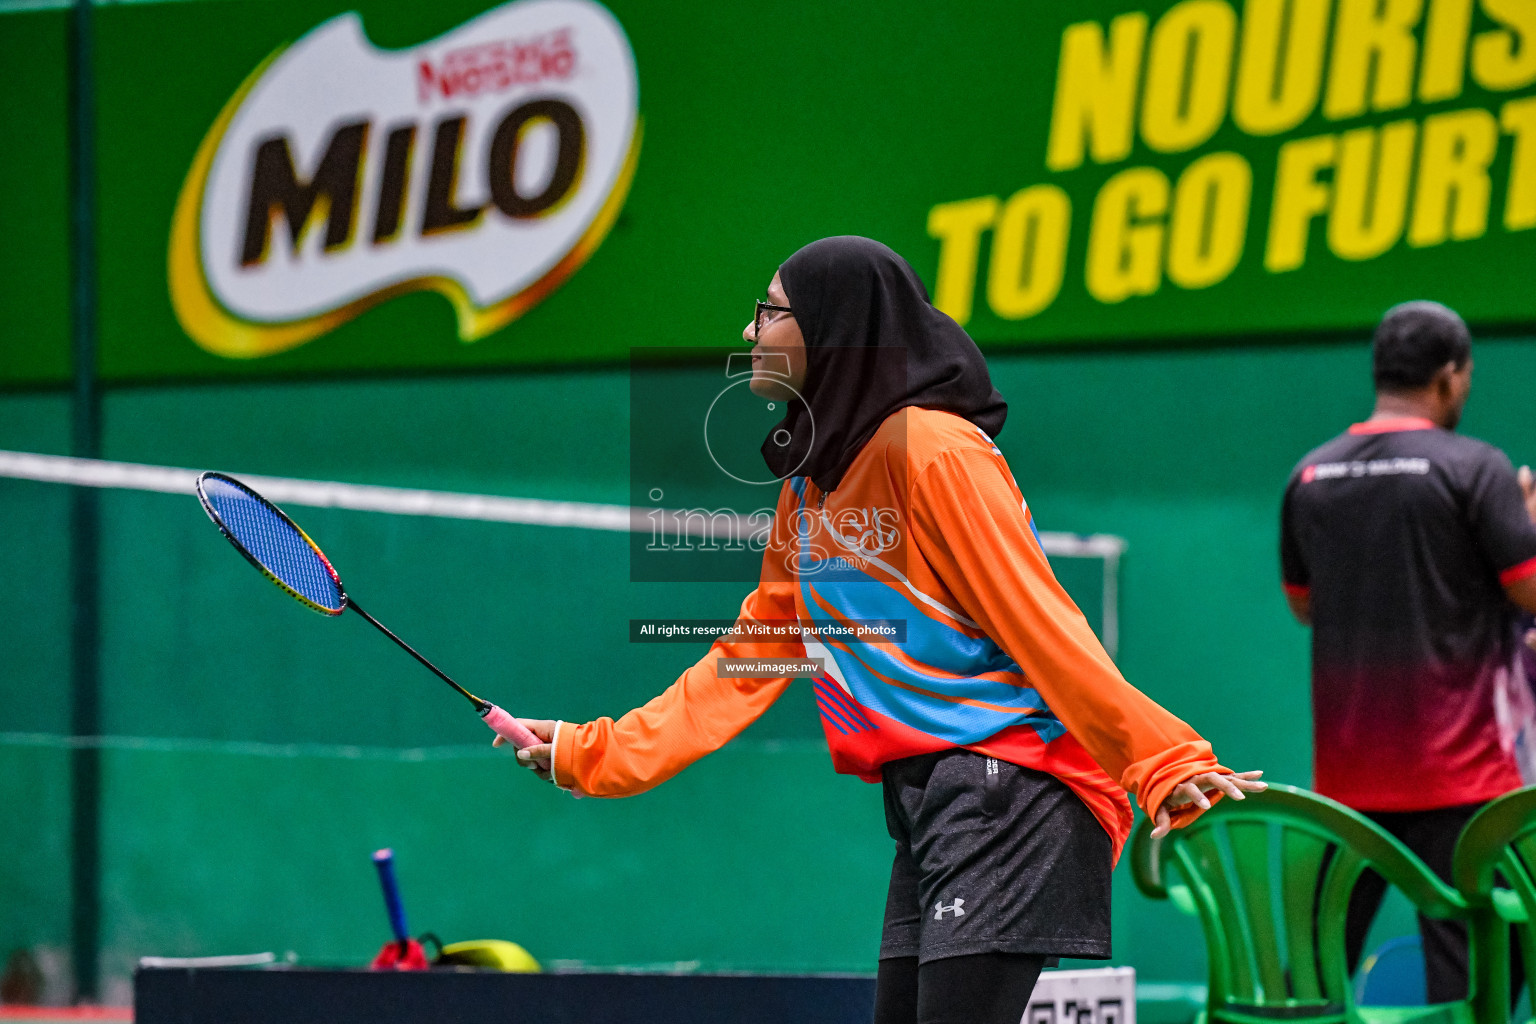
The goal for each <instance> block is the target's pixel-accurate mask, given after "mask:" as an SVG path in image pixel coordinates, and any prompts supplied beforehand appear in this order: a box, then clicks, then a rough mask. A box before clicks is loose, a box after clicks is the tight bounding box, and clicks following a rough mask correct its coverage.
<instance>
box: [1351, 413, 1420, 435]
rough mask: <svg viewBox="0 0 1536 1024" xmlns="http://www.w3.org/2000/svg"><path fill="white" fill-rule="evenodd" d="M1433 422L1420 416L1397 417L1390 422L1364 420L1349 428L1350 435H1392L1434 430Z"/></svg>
mask: <svg viewBox="0 0 1536 1024" xmlns="http://www.w3.org/2000/svg"><path fill="white" fill-rule="evenodd" d="M1435 429H1436V427H1435V421H1434V420H1427V419H1425V418H1424V417H1422V416H1399V417H1397V418H1396V419H1390V420H1366V421H1365V422H1364V423H1355V424H1353V425H1351V426H1350V428H1349V432H1350V433H1351V434H1393V433H1396V432H1397V431H1399V430H1435Z"/></svg>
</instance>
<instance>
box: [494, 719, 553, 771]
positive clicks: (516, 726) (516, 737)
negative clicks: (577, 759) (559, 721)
mask: <svg viewBox="0 0 1536 1024" xmlns="http://www.w3.org/2000/svg"><path fill="white" fill-rule="evenodd" d="M480 717H481V718H483V719H485V724H486V725H488V726H490V727H491V729H492V730H493V731H495V733H496V735H498V736H500V737H501V738H502V739H504V740H506V741H507V742H508V743H510V744H512V745H513V746H514V747H516V748H517V749H518V750H522V749H523V748H524V747H532V746H535V745H537V744H540V743H543V742H544V741H543V740H541V739H539V738H538V737H537V736H535V735H534V734H533V733H531V732H529V731H528V728H527V727H526V726H524V725H523V723H521V722H519V721H518V720H517V719H515V718H513V717H512V716H511V715H509V714H507V713H506V712H505V711H503V710H501V708H499V707H497V706H496V705H495V704H492V705H490V706H488V707H487V708H486V709H485V710H484V711H482V712H480ZM535 763H536V764H537V765H538V766H539V767H540V768H542V769H544V770H545V771H549V762H548V761H545V760H542V759H541V760H539V761H536V762H535Z"/></svg>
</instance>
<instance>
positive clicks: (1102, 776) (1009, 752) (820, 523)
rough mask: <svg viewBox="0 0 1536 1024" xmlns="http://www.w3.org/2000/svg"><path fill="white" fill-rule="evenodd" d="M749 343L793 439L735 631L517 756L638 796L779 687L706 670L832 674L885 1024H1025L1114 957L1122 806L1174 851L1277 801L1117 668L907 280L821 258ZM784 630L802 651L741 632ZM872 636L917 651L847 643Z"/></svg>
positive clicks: (547, 733) (870, 246)
mask: <svg viewBox="0 0 1536 1024" xmlns="http://www.w3.org/2000/svg"><path fill="white" fill-rule="evenodd" d="M744 335H745V337H746V339H747V340H748V341H750V342H753V343H754V348H753V350H752V364H753V379H752V383H751V387H752V390H753V391H754V392H755V393H756V394H758V395H759V396H761V397H764V398H768V399H776V400H780V401H784V402H785V403H786V405H787V408H788V414H787V415H786V416H785V418H784V420H783V421H782V422H781V423H779V424H778V426H777V427H776V428H775V429H774V431H773V432H772V433H771V434H770V435H769V437H768V438H767V439H766V440H765V441H764V443H763V449H762V451H763V457H764V459H765V460H766V461H767V463H768V466H769V467H770V468H771V469H772V470H773V472H774V473H775V475H776V476H778V477H779V478H781V479H783V480H784V484H783V486H782V488H781V490H780V495H779V501H778V507H777V511H776V514H775V517H774V525H773V535H772V538H771V541H770V543H769V545H768V548H767V550H766V551H765V553H764V560H763V569H762V578H761V582H760V583H759V585H758V587H757V589H756V590H754V591H753V592H752V593H750V594H748V595H747V598H746V600H745V601H744V602H743V603H742V606H741V614H740V619H739V620H738V624H737V632H736V633H734V634H732V635H728V636H726V637H724V638H722V639H721V640H720V641H719V642H717V643H716V644H715V645H714V646H713V647H712V648H711V649H710V651H709V653H708V654H707V655H706V656H705V657H704V658H703V659H702V660H701V661H699V662H698V664H696V665H694V666H693V667H692V668H690V669H689V670H688V671H686V672H684V673H683V675H682V676H681V678H679V679H678V680H677V681H676V682H675V683H673V684H672V686H671V687H670V688H668V689H667V690H666V692H665V693H663V694H661V695H660V696H659V697H656V698H655V699H654V700H652V701H651V702H650V703H648V704H646V705H645V706H644V707H641V708H638V709H636V710H634V711H631V712H629V713H628V714H626V715H624V716H623V717H622V718H620V719H618V720H617V721H615V720H613V719H610V718H601V719H598V720H597V721H594V722H587V723H585V724H581V725H573V724H571V723H569V722H546V721H537V720H524V722H523V724H525V725H527V726H528V727H529V728H530V729H531V730H532V731H533V732H534V733H536V734H537V735H538V736H539V737H540V738H541V739H543V740H545V741H546V742H545V743H542V744H539V745H535V746H533V747H531V748H528V749H525V750H522V751H519V753H518V757H519V758H520V759H522V761H523V763H525V764H527V765H529V766H530V767H533V768H534V769H535V770H536V771H537V772H538V773H539V774H540V775H541V776H542V777H545V778H548V777H550V776H551V774H552V776H553V780H554V782H555V783H556V784H557V785H559V786H560V787H562V788H565V789H570V790H573V791H576V792H579V793H583V794H588V795H593V796H625V795H629V794H633V793H639V792H642V791H643V790H646V789H649V788H650V787H652V786H655V785H658V784H659V783H661V782H663V781H665V780H666V779H668V778H670V777H672V776H673V775H675V774H677V772H679V771H681V770H682V769H683V768H684V767H686V766H687V765H689V764H690V763H692V762H693V761H695V760H697V759H698V758H700V757H702V756H704V755H705V754H707V753H709V752H710V751H713V750H716V749H718V748H719V747H720V746H721V745H723V744H724V743H726V742H727V741H728V740H730V739H731V738H732V737H734V736H735V735H737V734H738V733H739V732H741V731H742V730H743V729H744V728H746V727H747V726H748V725H749V724H751V723H752V722H753V721H754V720H755V719H756V718H757V717H758V716H759V715H761V714H762V713H763V711H764V710H765V709H766V708H767V707H768V706H769V705H770V704H772V703H773V702H774V700H775V699H777V698H778V697H779V695H780V694H782V693H783V692H784V690H785V688H786V687H787V686H788V685H789V683H790V679H788V678H761V677H756V678H754V677H746V678H734V677H722V676H721V675H720V673H719V672H718V671H717V669H718V667H719V666H718V662H719V660H720V659H722V658H756V659H781V660H782V659H786V658H806V657H809V658H817V659H821V661H822V665H823V668H822V669H821V670H820V671H819V673H818V674H817V675H816V677H815V678H814V680H813V684H814V686H815V688H816V696H817V703H818V705H819V707H820V711H821V720H822V727H823V729H824V731H825V732H826V736H827V740H828V743H829V745H830V747H831V752H832V763H833V767H834V768H835V769H836V770H837V771H839V772H844V773H849V774H854V775H858V776H860V777H862V778H864V779H866V780H867V781H870V782H881V783H883V785H884V792H885V814H886V823H887V826H888V828H889V830H890V834H891V837H892V838H893V839H894V840H895V842H896V856H895V862H894V864H893V865H892V868H891V882H890V890H889V895H888V897H887V904H886V911H885V924H884V931H883V935H882V938H881V945H880V970H879V981H878V984H877V988H876V1008H875V1020H876V1024H915V1022H922V1024H936V1022H941V1021H942V1022H948V1021H954V1022H961V1021H964V1022H966V1024H994V1022H995V1024H1018V1021H1019V1019H1020V1017H1021V1016H1022V1015H1023V1012H1024V1009H1025V1007H1026V1005H1027V1003H1028V1000H1029V995H1030V992H1031V990H1032V989H1033V988H1034V985H1035V981H1036V979H1037V978H1038V976H1039V973H1040V970H1041V968H1042V967H1044V966H1046V965H1047V963H1048V962H1049V961H1053V960H1054V959H1055V958H1057V957H1061V956H1071V957H1088V958H1106V957H1108V956H1109V955H1110V935H1109V922H1110V916H1109V902H1110V872H1111V870H1112V868H1113V866H1114V862H1115V859H1116V858H1117V857H1118V856H1119V852H1120V848H1121V846H1122V844H1123V843H1124V842H1125V839H1126V837H1127V835H1128V834H1129V832H1130V828H1131V822H1132V811H1131V807H1130V803H1129V801H1128V799H1127V797H1126V794H1127V793H1131V794H1134V795H1135V797H1136V799H1137V801H1138V802H1139V803H1140V804H1141V806H1142V808H1143V810H1145V811H1146V813H1147V814H1148V815H1150V816H1151V817H1152V818H1153V820H1154V823H1155V825H1156V830H1157V831H1156V832H1155V833H1154V834H1165V833H1166V832H1167V831H1168V829H1169V828H1171V827H1178V826H1180V825H1182V824H1184V823H1186V822H1187V821H1188V820H1190V819H1191V818H1193V817H1194V816H1195V815H1197V814H1199V813H1200V812H1201V811H1202V810H1203V809H1205V808H1208V807H1209V806H1210V799H1211V796H1215V795H1218V794H1225V795H1227V796H1230V797H1232V798H1233V799H1239V800H1240V799H1242V798H1243V793H1244V791H1249V792H1256V791H1259V790H1262V789H1263V788H1264V783H1262V782H1259V781H1258V777H1259V775H1260V773H1259V772H1244V773H1241V774H1234V773H1231V772H1229V771H1228V770H1227V769H1226V768H1223V767H1222V766H1221V765H1220V764H1218V762H1217V760H1216V758H1215V757H1214V755H1213V754H1212V752H1211V747H1210V744H1209V743H1207V742H1206V741H1205V740H1203V739H1201V738H1200V736H1199V735H1198V734H1196V733H1195V731H1194V730H1193V729H1191V728H1190V727H1189V726H1188V725H1186V724H1185V723H1184V722H1182V721H1180V720H1179V719H1178V718H1176V717H1174V716H1173V715H1171V714H1169V713H1168V712H1167V711H1165V710H1164V709H1163V708H1161V707H1160V706H1158V705H1157V704H1156V703H1154V702H1153V701H1152V700H1150V699H1149V698H1147V697H1146V696H1145V695H1143V694H1142V693H1141V692H1140V691H1138V690H1136V689H1135V688H1134V687H1132V686H1131V685H1130V684H1129V683H1127V682H1126V681H1125V679H1124V678H1123V677H1122V676H1121V675H1120V673H1119V671H1118V670H1117V669H1116V668H1115V666H1114V664H1113V663H1112V662H1111V661H1110V659H1109V656H1108V655H1107V654H1106V653H1105V652H1104V649H1103V647H1102V646H1100V644H1099V642H1098V639H1097V638H1096V637H1095V636H1094V634H1093V631H1092V630H1091V629H1090V627H1089V626H1088V623H1087V621H1086V620H1085V619H1084V618H1083V615H1082V613H1081V612H1079V611H1078V609H1077V607H1076V606H1075V605H1074V604H1073V603H1072V601H1071V599H1070V598H1069V597H1068V596H1067V594H1066V592H1065V591H1063V590H1062V588H1061V586H1060V585H1059V584H1058V583H1057V582H1056V579H1055V577H1054V575H1053V574H1052V572H1051V568H1050V565H1049V564H1048V563H1047V561H1046V557H1045V553H1044V552H1043V551H1042V550H1041V547H1040V542H1039V538H1038V534H1037V533H1036V532H1035V527H1034V523H1033V521H1032V518H1031V515H1030V511H1029V509H1028V507H1027V505H1026V504H1025V502H1024V499H1023V497H1022V495H1021V494H1020V492H1019V489H1018V487H1017V486H1016V485H1015V483H1014V480H1013V477H1012V475H1011V474H1010V473H1009V470H1008V466H1007V463H1006V462H1005V461H1004V460H1003V457H1002V454H1001V453H1000V452H999V451H998V449H997V447H996V446H995V445H994V444H993V442H992V438H993V436H995V435H996V434H997V433H998V431H1000V430H1001V429H1002V426H1003V420H1004V418H1005V416H1006V415H1007V406H1006V405H1005V404H1004V402H1003V399H1002V396H1000V395H999V394H998V393H997V391H996V390H994V388H993V387H992V381H991V377H990V376H989V374H988V372H987V366H986V362H985V360H984V359H983V358H982V355H981V353H980V351H979V350H978V349H977V348H976V345H975V343H974V342H973V341H972V340H971V339H970V337H969V336H968V335H967V334H966V333H965V332H964V331H963V330H962V329H961V328H960V327H959V325H957V324H956V323H955V322H954V321H953V320H951V319H950V318H949V317H947V316H945V315H944V314H943V313H941V312H939V311H938V310H936V309H935V308H934V307H933V306H932V305H931V304H929V302H928V297H927V292H926V290H925V289H924V288H923V285H922V282H921V281H920V280H919V279H918V277H917V275H916V274H915V273H914V272H913V271H912V269H911V267H909V266H908V265H907V264H906V262H905V261H904V260H902V259H901V257H899V256H898V255H896V254H895V253H894V252H892V251H891V250H890V249H888V248H886V247H885V246H883V245H880V244H879V243H877V242H873V241H870V240H869V239H865V238H855V237H839V238H827V239H823V240H822V241H819V242H815V243H812V244H811V245H808V246H806V247H805V248H803V249H801V250H800V251H799V252H797V253H795V254H794V255H793V256H791V257H790V258H789V259H788V260H787V261H786V262H785V263H784V264H783V266H781V267H780V268H779V272H778V273H777V274H775V275H774V278H773V280H772V282H771V283H770V284H769V286H768V301H767V302H766V303H759V304H758V307H757V310H756V315H755V316H754V318H753V322H752V323H751V324H750V325H748V327H747V329H746V331H745V332H744ZM786 620H789V621H794V622H798V623H800V624H801V625H802V626H803V627H804V630H803V631H802V636H801V637H800V638H791V639H785V640H779V641H775V642H767V643H765V642H762V641H760V640H759V641H755V642H754V641H752V640H749V639H748V637H750V636H751V635H752V634H751V632H750V631H748V630H746V629H744V628H743V627H744V626H747V625H752V624H768V625H771V624H773V623H776V622H778V623H782V622H784V621H786ZM870 620H884V621H888V622H903V623H905V637H904V638H898V640H897V641H892V640H891V639H890V638H889V637H883V636H878V635H875V636H868V637H867V638H864V637H859V636H850V635H849V634H850V629H851V628H852V627H854V626H856V624H857V623H859V622H868V621H870ZM812 627H817V628H818V629H819V630H820V633H817V634H812V633H811V632H810V630H811V628H812ZM837 627H842V628H837ZM540 760H546V761H548V762H549V763H550V769H549V770H548V771H545V770H543V769H542V768H539V767H538V762H539V761H540ZM1207 794H1211V796H1207Z"/></svg>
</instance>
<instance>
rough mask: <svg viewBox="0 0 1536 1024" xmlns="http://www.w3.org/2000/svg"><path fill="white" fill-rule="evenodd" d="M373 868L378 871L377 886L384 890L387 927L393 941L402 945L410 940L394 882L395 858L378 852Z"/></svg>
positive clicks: (398, 893) (403, 907)
mask: <svg viewBox="0 0 1536 1024" xmlns="http://www.w3.org/2000/svg"><path fill="white" fill-rule="evenodd" d="M373 866H374V867H376V868H378V869H379V885H380V887H382V888H383V890H384V909H385V910H387V911H388V912H389V927H390V928H391V929H393V931H394V933H395V939H396V940H397V941H399V942H401V943H404V942H405V941H406V940H407V939H409V938H410V934H411V933H410V929H409V928H407V927H406V926H405V904H404V903H402V902H401V900H400V886H399V885H397V884H396V882H395V858H394V854H393V852H392V851H390V850H380V851H379V852H378V853H375V854H374V855H373Z"/></svg>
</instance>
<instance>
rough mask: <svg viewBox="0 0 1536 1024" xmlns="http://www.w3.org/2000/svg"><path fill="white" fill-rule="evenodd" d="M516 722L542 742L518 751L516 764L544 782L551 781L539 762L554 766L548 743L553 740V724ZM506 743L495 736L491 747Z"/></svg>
mask: <svg viewBox="0 0 1536 1024" xmlns="http://www.w3.org/2000/svg"><path fill="white" fill-rule="evenodd" d="M518 721H519V722H521V723H522V725H523V727H524V728H525V729H527V730H528V731H529V732H531V733H533V734H534V735H535V736H537V737H538V738H539V739H541V740H543V741H544V742H543V743H536V744H534V745H533V746H531V747H524V748H523V749H522V750H519V751H518V752H517V763H518V764H520V765H522V766H523V767H524V768H527V769H528V770H529V771H531V772H533V774H535V775H537V776H538V777H539V778H541V779H543V780H544V781H545V782H549V781H551V779H550V776H549V769H547V768H540V767H539V762H540V761H543V762H544V763H545V764H548V765H553V764H554V762H553V761H552V760H551V758H553V757H554V748H553V747H552V746H551V745H550V741H551V740H552V739H554V738H555V723H554V722H553V721H550V720H547V719H543V718H519V719H518ZM506 742H507V741H506V740H504V739H502V738H501V737H500V736H497V737H496V738H495V739H494V740H492V741H491V746H493V747H499V746H502V745H503V744H505V743H506Z"/></svg>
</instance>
